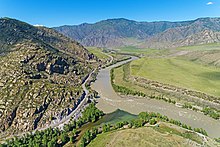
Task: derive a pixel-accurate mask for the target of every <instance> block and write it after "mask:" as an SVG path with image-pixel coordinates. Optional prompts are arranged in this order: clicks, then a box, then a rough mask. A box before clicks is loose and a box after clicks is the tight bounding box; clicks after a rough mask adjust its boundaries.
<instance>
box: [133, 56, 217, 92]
mask: <svg viewBox="0 0 220 147" xmlns="http://www.w3.org/2000/svg"><path fill="white" fill-rule="evenodd" d="M131 75H132V76H138V77H144V78H147V79H151V80H155V81H158V82H162V83H167V84H171V85H175V86H178V87H184V88H187V89H192V90H196V91H201V92H205V93H207V94H211V95H215V96H220V90H219V88H218V87H219V86H220V69H219V68H216V67H211V66H204V65H200V64H197V63H194V62H190V61H185V60H180V59H177V58H169V59H167V58H158V59H152V58H142V59H139V60H136V61H134V62H132V63H131Z"/></svg>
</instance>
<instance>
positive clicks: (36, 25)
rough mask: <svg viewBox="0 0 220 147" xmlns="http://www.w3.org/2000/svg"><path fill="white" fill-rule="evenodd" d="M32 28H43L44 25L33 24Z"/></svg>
mask: <svg viewBox="0 0 220 147" xmlns="http://www.w3.org/2000/svg"><path fill="white" fill-rule="evenodd" d="M34 26H35V27H43V26H44V25H41V24H35V25H34Z"/></svg>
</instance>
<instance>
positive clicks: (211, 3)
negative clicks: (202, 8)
mask: <svg viewBox="0 0 220 147" xmlns="http://www.w3.org/2000/svg"><path fill="white" fill-rule="evenodd" d="M213 4H214V3H213V2H208V3H206V5H213Z"/></svg>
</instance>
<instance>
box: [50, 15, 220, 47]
mask: <svg viewBox="0 0 220 147" xmlns="http://www.w3.org/2000/svg"><path fill="white" fill-rule="evenodd" d="M54 29H56V30H57V31H59V32H61V33H63V34H64V35H66V36H69V37H70V38H73V39H76V40H77V41H79V42H80V43H82V44H83V45H85V46H99V47H118V46H126V45H134V46H139V47H148V48H168V47H179V46H184V45H187V43H183V44H179V42H184V40H186V39H189V38H190V37H191V38H192V37H193V35H195V37H196V36H197V38H195V39H194V38H192V39H193V40H194V41H192V42H193V43H190V45H196V44H201V43H202V44H205V43H206V42H215V41H214V40H212V38H210V40H206V41H204V42H203V41H199V42H197V41H196V40H202V38H204V37H205V36H201V38H198V37H199V36H198V35H197V34H203V33H202V32H204V31H207V30H208V31H213V32H218V31H220V18H199V19H196V20H192V21H182V22H166V21H165V22H164V21H162V22H136V21H132V20H127V19H109V20H104V21H100V22H97V23H95V24H81V25H78V26H61V27H56V28H54Z"/></svg>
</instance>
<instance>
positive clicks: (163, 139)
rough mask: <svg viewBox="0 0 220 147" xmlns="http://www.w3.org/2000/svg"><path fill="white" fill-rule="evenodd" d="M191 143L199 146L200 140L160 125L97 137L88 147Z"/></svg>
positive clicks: (184, 144)
mask: <svg viewBox="0 0 220 147" xmlns="http://www.w3.org/2000/svg"><path fill="white" fill-rule="evenodd" d="M188 139H189V140H190V142H191V143H193V144H195V143H199V144H201V142H202V139H201V138H200V137H199V136H198V135H196V134H195V133H189V132H186V131H184V130H182V129H181V128H179V127H176V126H175V127H173V126H171V125H170V124H169V126H168V124H161V125H160V127H141V128H137V129H125V130H119V131H113V132H108V133H103V134H100V135H98V136H97V137H96V138H95V139H94V140H93V141H92V142H91V143H90V144H89V145H88V147H93V146H96V147H103V146H117V147H122V146H126V147H134V146H139V147H144V146H149V147H151V146H189V144H187V143H189V141H188Z"/></svg>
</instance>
